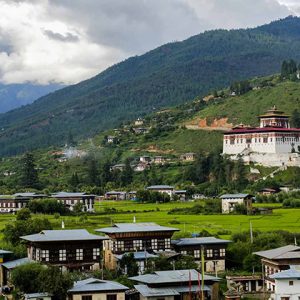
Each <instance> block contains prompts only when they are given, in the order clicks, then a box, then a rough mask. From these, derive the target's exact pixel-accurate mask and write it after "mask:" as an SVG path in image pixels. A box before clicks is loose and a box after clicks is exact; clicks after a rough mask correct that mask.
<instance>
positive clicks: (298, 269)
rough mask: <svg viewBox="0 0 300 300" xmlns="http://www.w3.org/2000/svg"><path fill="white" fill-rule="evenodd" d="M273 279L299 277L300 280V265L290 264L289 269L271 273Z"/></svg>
mask: <svg viewBox="0 0 300 300" xmlns="http://www.w3.org/2000/svg"><path fill="white" fill-rule="evenodd" d="M270 277H271V278H273V279H298V280H300V266H299V265H297V266H290V269H289V270H285V271H282V272H279V273H275V274H272V275H270Z"/></svg>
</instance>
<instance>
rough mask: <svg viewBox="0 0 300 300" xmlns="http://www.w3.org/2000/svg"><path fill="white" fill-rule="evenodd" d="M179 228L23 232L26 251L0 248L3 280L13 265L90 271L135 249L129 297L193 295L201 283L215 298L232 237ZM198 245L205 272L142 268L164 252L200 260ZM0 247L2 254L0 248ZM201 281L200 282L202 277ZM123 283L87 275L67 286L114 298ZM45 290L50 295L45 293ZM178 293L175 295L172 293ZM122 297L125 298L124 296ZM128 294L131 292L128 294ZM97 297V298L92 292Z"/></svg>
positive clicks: (112, 266) (112, 264)
mask: <svg viewBox="0 0 300 300" xmlns="http://www.w3.org/2000/svg"><path fill="white" fill-rule="evenodd" d="M176 231H179V229H177V228H172V227H165V226H160V225H157V224H155V223H119V224H115V225H113V226H111V227H106V228H100V229H96V232H99V233H102V234H104V235H98V234H91V233H89V232H88V231H87V230H85V229H79V230H76V229H75V230H44V231H42V232H40V233H37V234H32V235H26V236H22V237H21V239H22V240H23V241H24V242H25V244H26V246H27V257H25V258H21V259H17V260H11V254H12V253H11V252H9V251H4V250H2V252H1V251H0V256H1V255H2V263H1V264H0V282H1V286H9V285H10V276H11V272H12V270H13V269H15V268H16V267H17V266H20V265H23V264H27V263H30V262H39V263H42V264H45V265H46V266H58V267H60V269H61V270H62V271H65V270H68V271H74V270H77V271H82V272H86V273H88V272H90V271H93V270H99V269H100V270H101V269H103V268H104V267H105V268H106V269H109V270H117V269H118V270H121V271H122V272H123V273H125V274H126V272H127V270H126V267H125V268H124V269H121V266H120V261H121V260H122V258H123V257H124V255H126V254H128V253H133V257H134V260H135V261H136V263H137V265H138V274H139V275H138V276H135V277H131V278H130V279H131V280H132V281H133V282H135V283H136V285H135V286H134V289H133V290H130V293H129V294H126V297H127V299H133V300H134V299H144V298H149V299H153V297H159V298H161V297H162V298H164V297H168V298H169V297H171V298H172V299H175V298H176V299H177V298H178V297H179V296H182V297H188V295H189V294H192V295H193V297H195V296H196V295H197V294H198V293H199V292H200V291H201V289H202V291H203V293H204V295H205V297H206V298H205V299H218V298H215V297H217V295H218V282H219V278H218V277H217V273H218V272H220V271H224V270H225V256H226V246H227V244H228V243H229V242H230V241H227V240H222V239H217V238H214V237H207V238H206V237H205V238H190V239H184V238H182V239H178V240H172V239H171V238H172V236H173V234H174V232H176ZM201 251H203V259H205V273H209V274H210V275H207V274H206V275H204V276H202V274H201V273H200V272H198V271H197V270H173V271H157V272H154V273H152V274H144V272H145V268H146V265H147V261H149V260H150V259H153V258H156V257H159V256H164V257H166V258H167V259H168V260H170V261H172V262H175V261H176V260H177V259H178V258H179V257H181V256H183V255H192V256H193V257H194V258H195V261H197V262H198V263H199V264H200V261H201V258H200V257H201V255H200V253H201ZM1 253H2V254H1ZM202 281H203V283H202ZM128 290H129V289H128V288H127V287H124V286H122V285H119V284H118V283H115V282H110V281H105V280H99V279H94V278H90V279H87V280H85V281H80V282H75V283H74V287H73V288H72V289H70V290H69V295H70V297H71V298H74V299H82V296H90V297H92V298H94V297H97V296H95V294H102V293H104V294H105V293H106V294H109V295H110V294H112V295H116V296H114V298H115V299H118V298H120V300H121V299H124V296H125V291H128ZM47 296H49V295H47ZM175 296H176V297H175ZM122 297H123V298H122ZM128 297H129V298H128ZM95 299H96V298H95Z"/></svg>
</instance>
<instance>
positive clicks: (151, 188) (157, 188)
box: [147, 185, 174, 190]
mask: <svg viewBox="0 0 300 300" xmlns="http://www.w3.org/2000/svg"><path fill="white" fill-rule="evenodd" d="M147 189H148V190H173V189H174V186H170V185H151V186H148V187H147Z"/></svg>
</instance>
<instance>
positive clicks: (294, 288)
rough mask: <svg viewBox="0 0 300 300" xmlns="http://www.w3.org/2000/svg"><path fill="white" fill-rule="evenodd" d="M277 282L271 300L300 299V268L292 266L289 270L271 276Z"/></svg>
mask: <svg viewBox="0 0 300 300" xmlns="http://www.w3.org/2000/svg"><path fill="white" fill-rule="evenodd" d="M270 278H271V279H273V280H274V281H275V290H274V293H273V294H272V295H271V297H270V299H271V300H299V299H300V266H299V265H296V266H290V268H289V269H288V270H285V271H281V272H278V273H274V274H272V275H270Z"/></svg>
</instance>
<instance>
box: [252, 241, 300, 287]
mask: <svg viewBox="0 0 300 300" xmlns="http://www.w3.org/2000/svg"><path fill="white" fill-rule="evenodd" d="M254 254H256V255H258V256H260V257H261V263H262V267H263V273H264V277H265V284H266V288H267V290H269V291H271V292H274V290H275V281H274V278H272V277H271V275H272V274H275V273H278V272H281V271H285V270H288V269H289V268H290V265H300V247H298V246H294V245H287V246H283V247H279V248H275V249H271V250H265V251H259V252H254Z"/></svg>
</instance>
